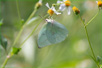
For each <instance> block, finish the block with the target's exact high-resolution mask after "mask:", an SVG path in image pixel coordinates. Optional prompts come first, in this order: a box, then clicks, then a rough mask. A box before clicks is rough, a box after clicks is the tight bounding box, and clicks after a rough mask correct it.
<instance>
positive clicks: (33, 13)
mask: <svg viewBox="0 0 102 68" xmlns="http://www.w3.org/2000/svg"><path fill="white" fill-rule="evenodd" d="M36 11H37V9H35V10H34V11H33V12H32V13H31V15H30V16H29V18H28V19H27V21H26V22H25V24H24V25H23V26H22V27H21V30H20V31H19V33H18V35H17V37H16V39H15V41H14V43H13V46H14V45H15V44H16V43H17V41H18V39H19V38H20V36H21V33H22V31H23V29H24V27H25V26H26V24H27V22H28V21H29V20H30V19H31V18H32V17H33V16H34V15H35V13H36Z"/></svg>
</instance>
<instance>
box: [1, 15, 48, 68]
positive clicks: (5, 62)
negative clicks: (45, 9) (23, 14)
mask: <svg viewBox="0 0 102 68" xmlns="http://www.w3.org/2000/svg"><path fill="white" fill-rule="evenodd" d="M47 16H48V15H45V16H44V17H43V18H42V19H41V20H40V21H39V23H38V24H37V25H36V27H35V28H34V29H33V31H32V32H31V34H30V35H29V36H28V37H27V38H26V39H25V40H24V41H23V43H22V44H21V45H20V47H22V46H23V44H24V43H25V42H26V41H27V40H28V39H29V38H30V36H31V35H32V34H33V33H34V32H35V30H36V29H37V27H38V26H39V24H40V22H41V21H42V20H43V19H44V18H46V17H47ZM9 55H10V57H11V56H13V55H14V54H13V55H11V54H10V53H9ZM10 57H9V58H10ZM9 58H8V57H6V59H5V61H4V63H3V65H2V68H4V67H5V66H6V64H7V62H8V59H9Z"/></svg>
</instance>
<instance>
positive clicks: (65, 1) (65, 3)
mask: <svg viewBox="0 0 102 68" xmlns="http://www.w3.org/2000/svg"><path fill="white" fill-rule="evenodd" d="M68 2H70V1H69V0H63V1H59V0H58V1H57V4H60V7H59V10H60V11H64V10H65V9H67V11H68V12H67V13H68V15H70V14H71V6H70V3H68Z"/></svg>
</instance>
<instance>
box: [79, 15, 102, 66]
mask: <svg viewBox="0 0 102 68" xmlns="http://www.w3.org/2000/svg"><path fill="white" fill-rule="evenodd" d="M79 17H80V19H81V21H82V23H83V25H84V28H85V32H86V36H87V40H88V43H89V46H90V49H91V52H92V55H93V58H92V59H93V60H94V61H95V63H96V64H97V66H98V68H100V66H99V64H98V63H97V60H96V57H95V54H94V51H93V48H92V45H91V42H90V39H89V36H88V31H87V27H86V26H85V23H84V21H83V19H82V18H81V16H79ZM91 21H92V20H91ZM91 21H90V22H91Z"/></svg>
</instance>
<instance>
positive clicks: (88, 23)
mask: <svg viewBox="0 0 102 68" xmlns="http://www.w3.org/2000/svg"><path fill="white" fill-rule="evenodd" d="M99 11H100V10H98V12H97V13H96V14H95V16H94V17H93V18H92V19H91V20H90V21H89V22H88V23H87V24H86V25H85V26H88V25H89V24H90V23H91V22H92V21H93V20H94V19H95V18H96V16H97V15H98V14H99Z"/></svg>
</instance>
